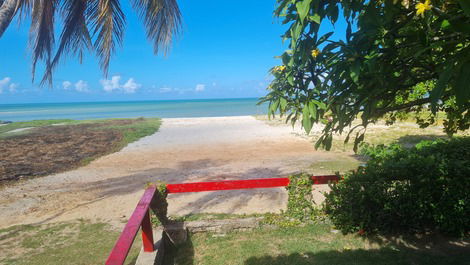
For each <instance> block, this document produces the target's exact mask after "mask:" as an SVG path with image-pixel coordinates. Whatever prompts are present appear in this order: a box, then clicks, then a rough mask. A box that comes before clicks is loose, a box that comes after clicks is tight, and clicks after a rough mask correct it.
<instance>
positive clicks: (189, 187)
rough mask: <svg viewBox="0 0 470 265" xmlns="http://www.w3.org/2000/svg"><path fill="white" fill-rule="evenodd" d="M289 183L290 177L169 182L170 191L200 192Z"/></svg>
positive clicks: (275, 185) (271, 186)
mask: <svg viewBox="0 0 470 265" xmlns="http://www.w3.org/2000/svg"><path fill="white" fill-rule="evenodd" d="M287 185H289V179H288V178H267V179H247V180H223V181H213V182H192V183H181V184H168V185H166V189H167V191H168V193H181V192H200V191H216V190H240V189H256V188H274V187H285V186H287Z"/></svg>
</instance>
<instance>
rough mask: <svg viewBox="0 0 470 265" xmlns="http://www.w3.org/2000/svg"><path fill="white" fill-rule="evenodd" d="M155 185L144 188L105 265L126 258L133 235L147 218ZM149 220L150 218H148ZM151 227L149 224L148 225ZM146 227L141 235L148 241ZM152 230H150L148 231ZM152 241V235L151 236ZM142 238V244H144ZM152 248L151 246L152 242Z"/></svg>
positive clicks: (117, 263)
mask: <svg viewBox="0 0 470 265" xmlns="http://www.w3.org/2000/svg"><path fill="white" fill-rule="evenodd" d="M155 190H156V188H155V187H149V188H147V189H146V190H145V193H144V195H143V196H142V198H141V199H140V201H139V203H138V204H137V207H136V208H135V210H134V212H133V213H132V215H131V217H130V218H129V221H128V222H127V224H126V226H125V227H124V230H123V231H122V233H121V236H120V237H119V239H118V241H117V242H116V244H115V245H114V248H113V250H111V254H110V255H109V257H108V259H107V260H106V265H122V264H124V261H125V260H126V257H127V255H128V254H129V250H130V249H131V246H132V243H133V242H134V239H135V236H136V235H137V232H138V231H139V228H140V226H141V224H142V221H143V220H144V219H145V220H146V219H147V218H149V216H148V211H149V205H150V202H151V201H152V198H153V195H154V193H155ZM148 221H150V219H148ZM150 229H151V226H150ZM148 232H149V231H148V227H147V228H146V231H145V234H146V235H143V237H147V243H149V241H150V238H149V237H148ZM151 232H152V231H151V230H150V233H151ZM151 240H152V241H153V237H152V238H151ZM145 244H146V243H145V240H144V246H145ZM151 244H152V248H153V242H152V243H151Z"/></svg>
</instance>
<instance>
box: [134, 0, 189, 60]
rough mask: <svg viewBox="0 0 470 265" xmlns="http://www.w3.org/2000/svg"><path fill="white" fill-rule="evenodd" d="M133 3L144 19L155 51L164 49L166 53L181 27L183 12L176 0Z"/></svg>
mask: <svg viewBox="0 0 470 265" xmlns="http://www.w3.org/2000/svg"><path fill="white" fill-rule="evenodd" d="M133 5H134V8H135V9H136V10H137V12H138V13H139V15H140V17H141V18H142V19H143V20H144V24H145V29H146V31H147V38H148V39H149V40H151V41H152V42H153V47H154V52H155V53H158V51H159V49H163V50H164V52H165V53H166V52H167V51H168V49H169V47H170V44H171V41H172V39H173V36H175V35H178V34H179V31H180V27H181V13H180V10H179V7H178V4H177V2H176V0H134V2H133Z"/></svg>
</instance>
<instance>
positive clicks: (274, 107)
mask: <svg viewBox="0 0 470 265" xmlns="http://www.w3.org/2000/svg"><path fill="white" fill-rule="evenodd" d="M279 101H280V100H279V99H275V100H274V101H273V102H271V106H270V107H271V108H270V111H271V113H272V115H273V116H274V114H276V111H277V109H278V107H279Z"/></svg>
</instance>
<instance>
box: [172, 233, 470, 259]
mask: <svg viewBox="0 0 470 265" xmlns="http://www.w3.org/2000/svg"><path fill="white" fill-rule="evenodd" d="M300 240H301V239H300ZM319 240H321V238H319ZM366 240H367V241H369V242H370V243H371V248H369V249H368V248H361V249H342V247H339V246H338V245H336V247H337V248H339V249H335V243H334V242H330V243H331V249H332V250H319V251H306V252H295V251H292V253H289V254H279V255H264V256H259V255H257V256H252V257H249V256H248V257H245V258H243V256H242V257H240V255H239V254H241V253H239V254H235V253H236V252H238V251H239V250H235V249H234V251H235V252H234V255H233V256H228V257H226V258H223V260H224V261H226V262H227V263H226V264H240V265H333V264H337V265H343V264H344V265H350V264H358V265H375V264H386V265H397V264H403V265H405V264H409V265H417V264H423V265H438V264H439V265H468V264H470V243H469V240H467V239H452V238H448V237H443V236H436V235H431V236H412V235H409V236H388V237H385V236H373V237H368V238H367V239H366ZM265 243H267V242H265ZM374 245H375V246H374ZM279 250H281V249H279ZM200 251H202V254H203V255H204V253H205V252H204V249H201V250H200ZM281 251H284V252H289V250H288V249H284V250H281ZM274 252H277V251H274ZM271 253H272V252H271ZM206 254H207V253H206ZM252 254H255V255H256V253H252ZM211 255H215V256H219V255H226V254H223V253H211V254H209V256H211ZM169 256H170V257H169V258H168V259H167V260H166V262H165V263H163V264H164V265H196V264H204V263H200V261H199V262H198V263H196V260H195V249H194V245H193V243H192V241H191V238H189V239H188V241H186V242H185V243H183V244H181V245H179V246H178V247H177V248H173V249H172V250H171V253H170V254H169ZM219 258H220V257H219ZM240 258H242V259H241V260H240ZM209 260H211V258H209ZM218 260H219V261H220V259H218ZM211 261H212V260H211ZM210 264H217V263H213V261H212V263H210Z"/></svg>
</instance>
